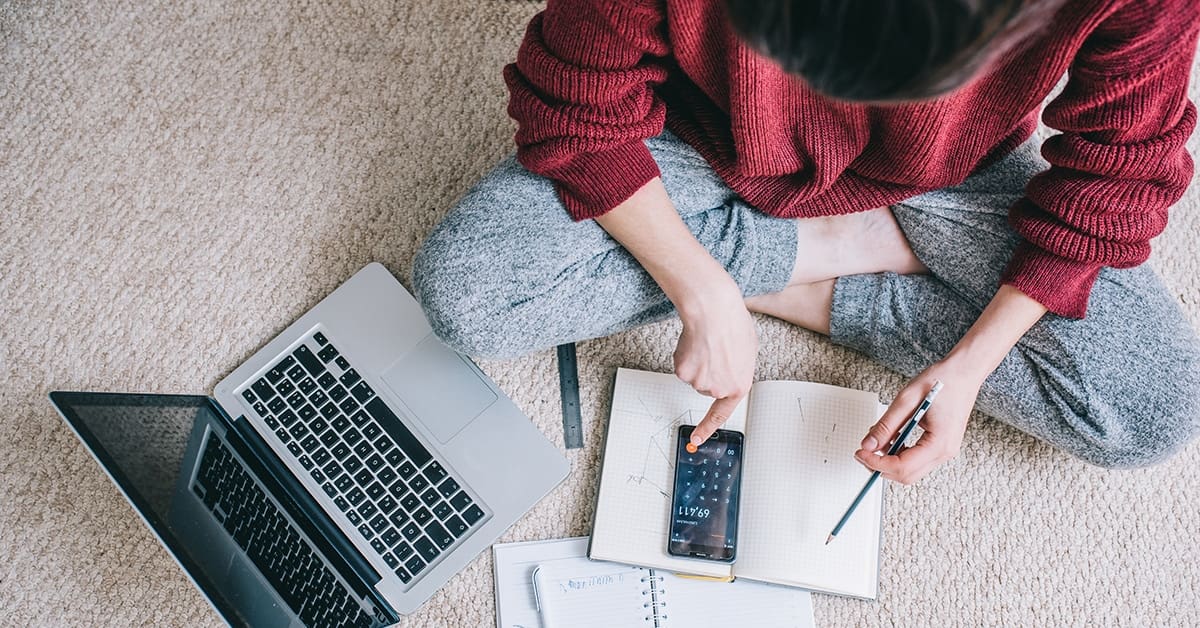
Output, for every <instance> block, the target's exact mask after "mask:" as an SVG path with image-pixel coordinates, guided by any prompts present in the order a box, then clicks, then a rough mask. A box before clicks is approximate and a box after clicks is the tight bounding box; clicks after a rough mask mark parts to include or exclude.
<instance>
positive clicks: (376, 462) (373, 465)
mask: <svg viewBox="0 0 1200 628" xmlns="http://www.w3.org/2000/svg"><path fill="white" fill-rule="evenodd" d="M367 468H368V469H370V470H372V471H378V470H380V469H382V468H383V457H382V456H380V455H379V454H372V455H371V457H370V458H367Z"/></svg>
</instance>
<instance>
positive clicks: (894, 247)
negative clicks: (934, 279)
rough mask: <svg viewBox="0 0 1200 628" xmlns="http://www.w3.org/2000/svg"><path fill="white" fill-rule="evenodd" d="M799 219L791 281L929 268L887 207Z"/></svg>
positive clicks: (808, 281) (819, 279) (915, 270)
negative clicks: (909, 243) (918, 257)
mask: <svg viewBox="0 0 1200 628" xmlns="http://www.w3.org/2000/svg"><path fill="white" fill-rule="evenodd" d="M796 223H797V225H796V264H795V266H794V267H793V268H792V276H791V280H790V281H789V282H788V283H789V285H793V284H806V283H812V282H816V281H822V280H825V279H833V278H836V277H842V276H845V275H861V274H866V273H881V272H894V273H900V274H915V273H925V272H929V269H927V268H926V267H925V264H922V263H921V260H919V259H917V256H916V254H914V253H913V251H912V247H910V246H909V245H908V240H907V239H906V238H905V237H904V232H903V231H901V230H900V225H899V224H897V223H896V218H895V217H894V216H892V210H891V209H890V208H888V207H880V208H877V209H872V210H870V211H865V212H858V213H855V214H846V215H844V216H824V217H821V218H801V219H798V220H797V221H796Z"/></svg>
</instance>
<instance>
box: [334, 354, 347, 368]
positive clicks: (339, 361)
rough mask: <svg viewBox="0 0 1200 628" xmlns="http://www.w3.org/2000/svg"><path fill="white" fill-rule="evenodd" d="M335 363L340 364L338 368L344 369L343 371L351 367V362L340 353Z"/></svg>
mask: <svg viewBox="0 0 1200 628" xmlns="http://www.w3.org/2000/svg"><path fill="white" fill-rule="evenodd" d="M333 363H334V364H336V365H338V368H340V369H342V370H343V371H345V370H347V369H349V368H350V363H349V362H347V361H346V358H345V357H344V356H340V355H339V356H338V357H336V358H334V360H333Z"/></svg>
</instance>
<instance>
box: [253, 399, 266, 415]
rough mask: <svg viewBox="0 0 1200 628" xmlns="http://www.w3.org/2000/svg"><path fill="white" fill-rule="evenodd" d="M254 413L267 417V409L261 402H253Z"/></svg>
mask: <svg viewBox="0 0 1200 628" xmlns="http://www.w3.org/2000/svg"><path fill="white" fill-rule="evenodd" d="M254 411H255V412H257V413H258V416H267V414H268V412H267V407H266V406H264V405H263V402H261V401H256V402H254Z"/></svg>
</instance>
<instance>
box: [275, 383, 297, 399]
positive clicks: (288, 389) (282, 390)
mask: <svg viewBox="0 0 1200 628" xmlns="http://www.w3.org/2000/svg"><path fill="white" fill-rule="evenodd" d="M275 391H276V392H278V393H279V394H280V395H282V396H284V397H286V396H288V395H290V394H292V393H294V392H296V385H295V384H293V383H292V381H291V380H289V379H285V380H283V381H281V382H279V383H278V384H275Z"/></svg>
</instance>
